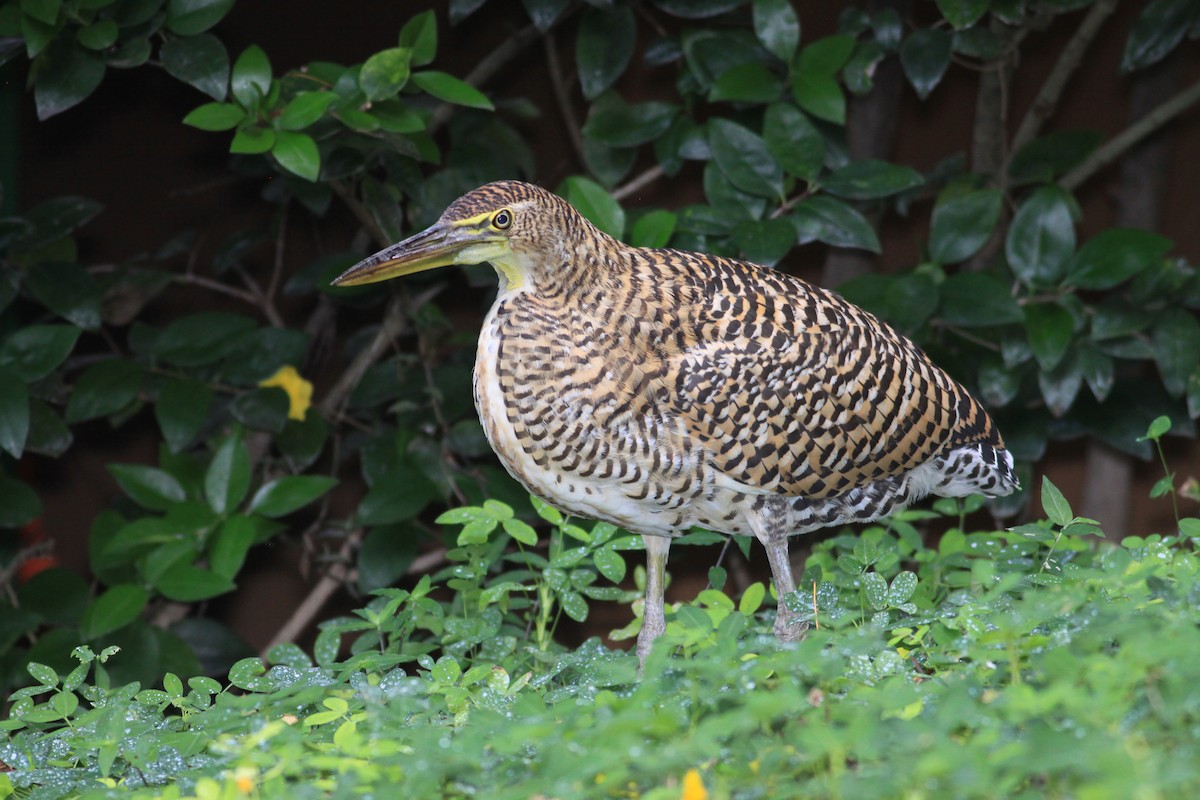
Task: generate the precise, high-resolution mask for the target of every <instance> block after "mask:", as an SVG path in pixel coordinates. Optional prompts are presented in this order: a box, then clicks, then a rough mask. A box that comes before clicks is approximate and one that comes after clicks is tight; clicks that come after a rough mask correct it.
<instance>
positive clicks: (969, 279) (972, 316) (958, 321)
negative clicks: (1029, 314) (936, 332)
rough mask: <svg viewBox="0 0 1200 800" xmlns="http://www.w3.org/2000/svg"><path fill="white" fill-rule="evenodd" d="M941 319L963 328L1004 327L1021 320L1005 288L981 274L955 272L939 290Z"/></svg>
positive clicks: (1014, 302) (999, 282) (1018, 307)
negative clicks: (981, 326)
mask: <svg viewBox="0 0 1200 800" xmlns="http://www.w3.org/2000/svg"><path fill="white" fill-rule="evenodd" d="M941 295H942V306H941V316H942V318H943V319H945V320H946V321H947V322H950V323H953V324H955V325H962V326H964V327H974V326H980V325H1004V324H1007V323H1013V322H1022V321H1023V320H1024V319H1025V315H1024V313H1023V312H1022V311H1021V307H1020V306H1019V305H1017V301H1016V300H1014V299H1013V296H1012V294H1011V292H1010V291H1009V287H1008V286H1007V285H1006V284H1004V283H1002V282H1001V281H1000V280H998V279H997V278H995V277H993V276H991V275H985V274H984V273H981V272H959V273H957V274H955V275H951V276H950V277H948V278H947V279H946V280H945V282H943V283H942V286H941Z"/></svg>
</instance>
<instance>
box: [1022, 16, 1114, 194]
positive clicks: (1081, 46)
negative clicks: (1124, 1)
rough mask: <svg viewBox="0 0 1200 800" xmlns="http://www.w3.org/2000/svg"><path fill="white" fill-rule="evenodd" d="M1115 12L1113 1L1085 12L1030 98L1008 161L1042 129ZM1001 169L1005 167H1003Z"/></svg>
mask: <svg viewBox="0 0 1200 800" xmlns="http://www.w3.org/2000/svg"><path fill="white" fill-rule="evenodd" d="M1116 8H1117V0H1098V2H1097V3H1096V4H1095V5H1094V6H1092V8H1091V10H1089V11H1088V13H1087V16H1086V17H1084V19H1083V22H1081V23H1080V24H1079V28H1078V29H1077V30H1076V31H1075V34H1074V35H1073V36H1072V37H1071V41H1069V42H1067V46H1066V47H1064V48H1063V51H1062V55H1061V56H1059V58H1058V63H1056V64H1055V65H1054V69H1052V70H1051V71H1050V74H1049V75H1048V76H1047V77H1046V80H1045V82H1044V83H1043V84H1042V88H1041V89H1040V90H1039V91H1038V95H1037V97H1036V98H1034V101H1033V105H1031V106H1030V107H1029V110H1028V111H1027V112H1025V116H1024V117H1023V118H1022V119H1021V125H1020V127H1018V128H1017V133H1016V135H1015V136H1013V140H1012V144H1011V146H1010V147H1009V160H1010V161H1011V160H1012V155H1013V154H1014V153H1016V152H1017V151H1019V150H1020V149H1021V148H1022V147H1024V146H1025V145H1027V144H1029V143H1030V142H1032V141H1033V139H1034V137H1036V136H1037V134H1038V131H1039V130H1041V128H1042V125H1043V124H1044V123H1045V122H1046V120H1047V119H1049V118H1050V117H1051V116H1052V115H1053V114H1054V112H1055V110H1056V109H1057V108H1058V102H1059V100H1061V99H1062V94H1063V90H1064V89H1066V86H1067V82H1068V81H1070V79H1071V76H1072V75H1074V74H1075V71H1076V70H1077V69H1078V68H1079V64H1080V62H1081V61H1082V60H1083V54H1084V53H1086V52H1087V49H1088V47H1089V46H1090V45H1091V43H1092V41H1093V40H1094V39H1095V38H1096V34H1097V33H1098V32H1099V31H1100V26H1101V25H1103V24H1104V21H1105V20H1106V19H1108V17H1109V16H1111V15H1112V13H1113V11H1115V10H1116ZM1005 166H1006V167H1007V165H1005ZM1006 171H1007V170H1006Z"/></svg>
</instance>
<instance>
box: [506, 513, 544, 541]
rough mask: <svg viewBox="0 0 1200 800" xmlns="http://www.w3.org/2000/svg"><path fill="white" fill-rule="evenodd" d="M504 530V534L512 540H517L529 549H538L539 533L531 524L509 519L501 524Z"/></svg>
mask: <svg viewBox="0 0 1200 800" xmlns="http://www.w3.org/2000/svg"><path fill="white" fill-rule="evenodd" d="M500 524H501V526H502V527H503V528H504V532H505V533H507V534H508V535H509V536H511V537H512V538H514V539H516V540H517V541H518V542H520V543H521V544H523V545H526V546H527V547H536V546H537V543H538V537H537V531H535V530H534V529H533V528H532V527H530V525H529V523H527V522H522V521H521V520H519V519H516V518H515V517H514V518H509V519H506V520H504V521H503V522H501V523H500Z"/></svg>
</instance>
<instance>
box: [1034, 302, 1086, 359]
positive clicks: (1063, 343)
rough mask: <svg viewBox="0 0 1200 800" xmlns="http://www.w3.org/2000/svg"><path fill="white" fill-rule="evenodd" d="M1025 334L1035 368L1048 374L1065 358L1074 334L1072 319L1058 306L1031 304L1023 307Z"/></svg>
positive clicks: (1068, 313)
mask: <svg viewBox="0 0 1200 800" xmlns="http://www.w3.org/2000/svg"><path fill="white" fill-rule="evenodd" d="M1025 332H1026V334H1027V335H1028V336H1029V346H1030V348H1031V349H1032V350H1033V355H1034V357H1035V358H1036V359H1037V361H1038V366H1040V367H1041V368H1042V369H1043V370H1045V371H1047V372H1049V371H1050V370H1052V369H1054V368H1055V367H1056V366H1058V363H1059V362H1060V361H1061V360H1062V357H1063V356H1064V355H1066V352H1067V348H1068V347H1069V346H1070V344H1071V339H1072V337H1073V336H1074V335H1075V320H1074V318H1073V317H1072V316H1071V312H1069V311H1067V310H1066V309H1065V308H1063V307H1062V306H1060V305H1058V304H1057V303H1030V304H1029V305H1027V306H1025Z"/></svg>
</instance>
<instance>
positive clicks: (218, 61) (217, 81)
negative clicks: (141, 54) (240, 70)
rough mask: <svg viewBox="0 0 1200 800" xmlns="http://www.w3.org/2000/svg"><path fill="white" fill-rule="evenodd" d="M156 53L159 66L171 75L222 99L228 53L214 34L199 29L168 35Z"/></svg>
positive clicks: (226, 85)
mask: <svg viewBox="0 0 1200 800" xmlns="http://www.w3.org/2000/svg"><path fill="white" fill-rule="evenodd" d="M159 57H160V58H162V64H163V68H164V69H165V70H166V71H167V72H168V73H169V74H170V75H171V76H172V77H174V78H178V79H179V80H181V81H183V82H184V83H187V84H189V85H191V86H194V87H195V88H197V89H199V90H200V91H202V92H204V93H205V94H206V95H208V96H209V97H211V98H213V99H214V100H224V99H225V94H226V90H227V87H228V85H229V53H228V52H227V51H226V50H225V45H224V44H222V43H221V40H220V39H218V38H217V37H215V36H213V35H211V34H208V33H202V34H199V35H198V36H185V37H179V38H175V39H168V40H167V41H165V42H163V45H162V48H161V49H160V50H159ZM193 113H194V112H193ZM185 122H186V120H185ZM196 127H199V126H196Z"/></svg>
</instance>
